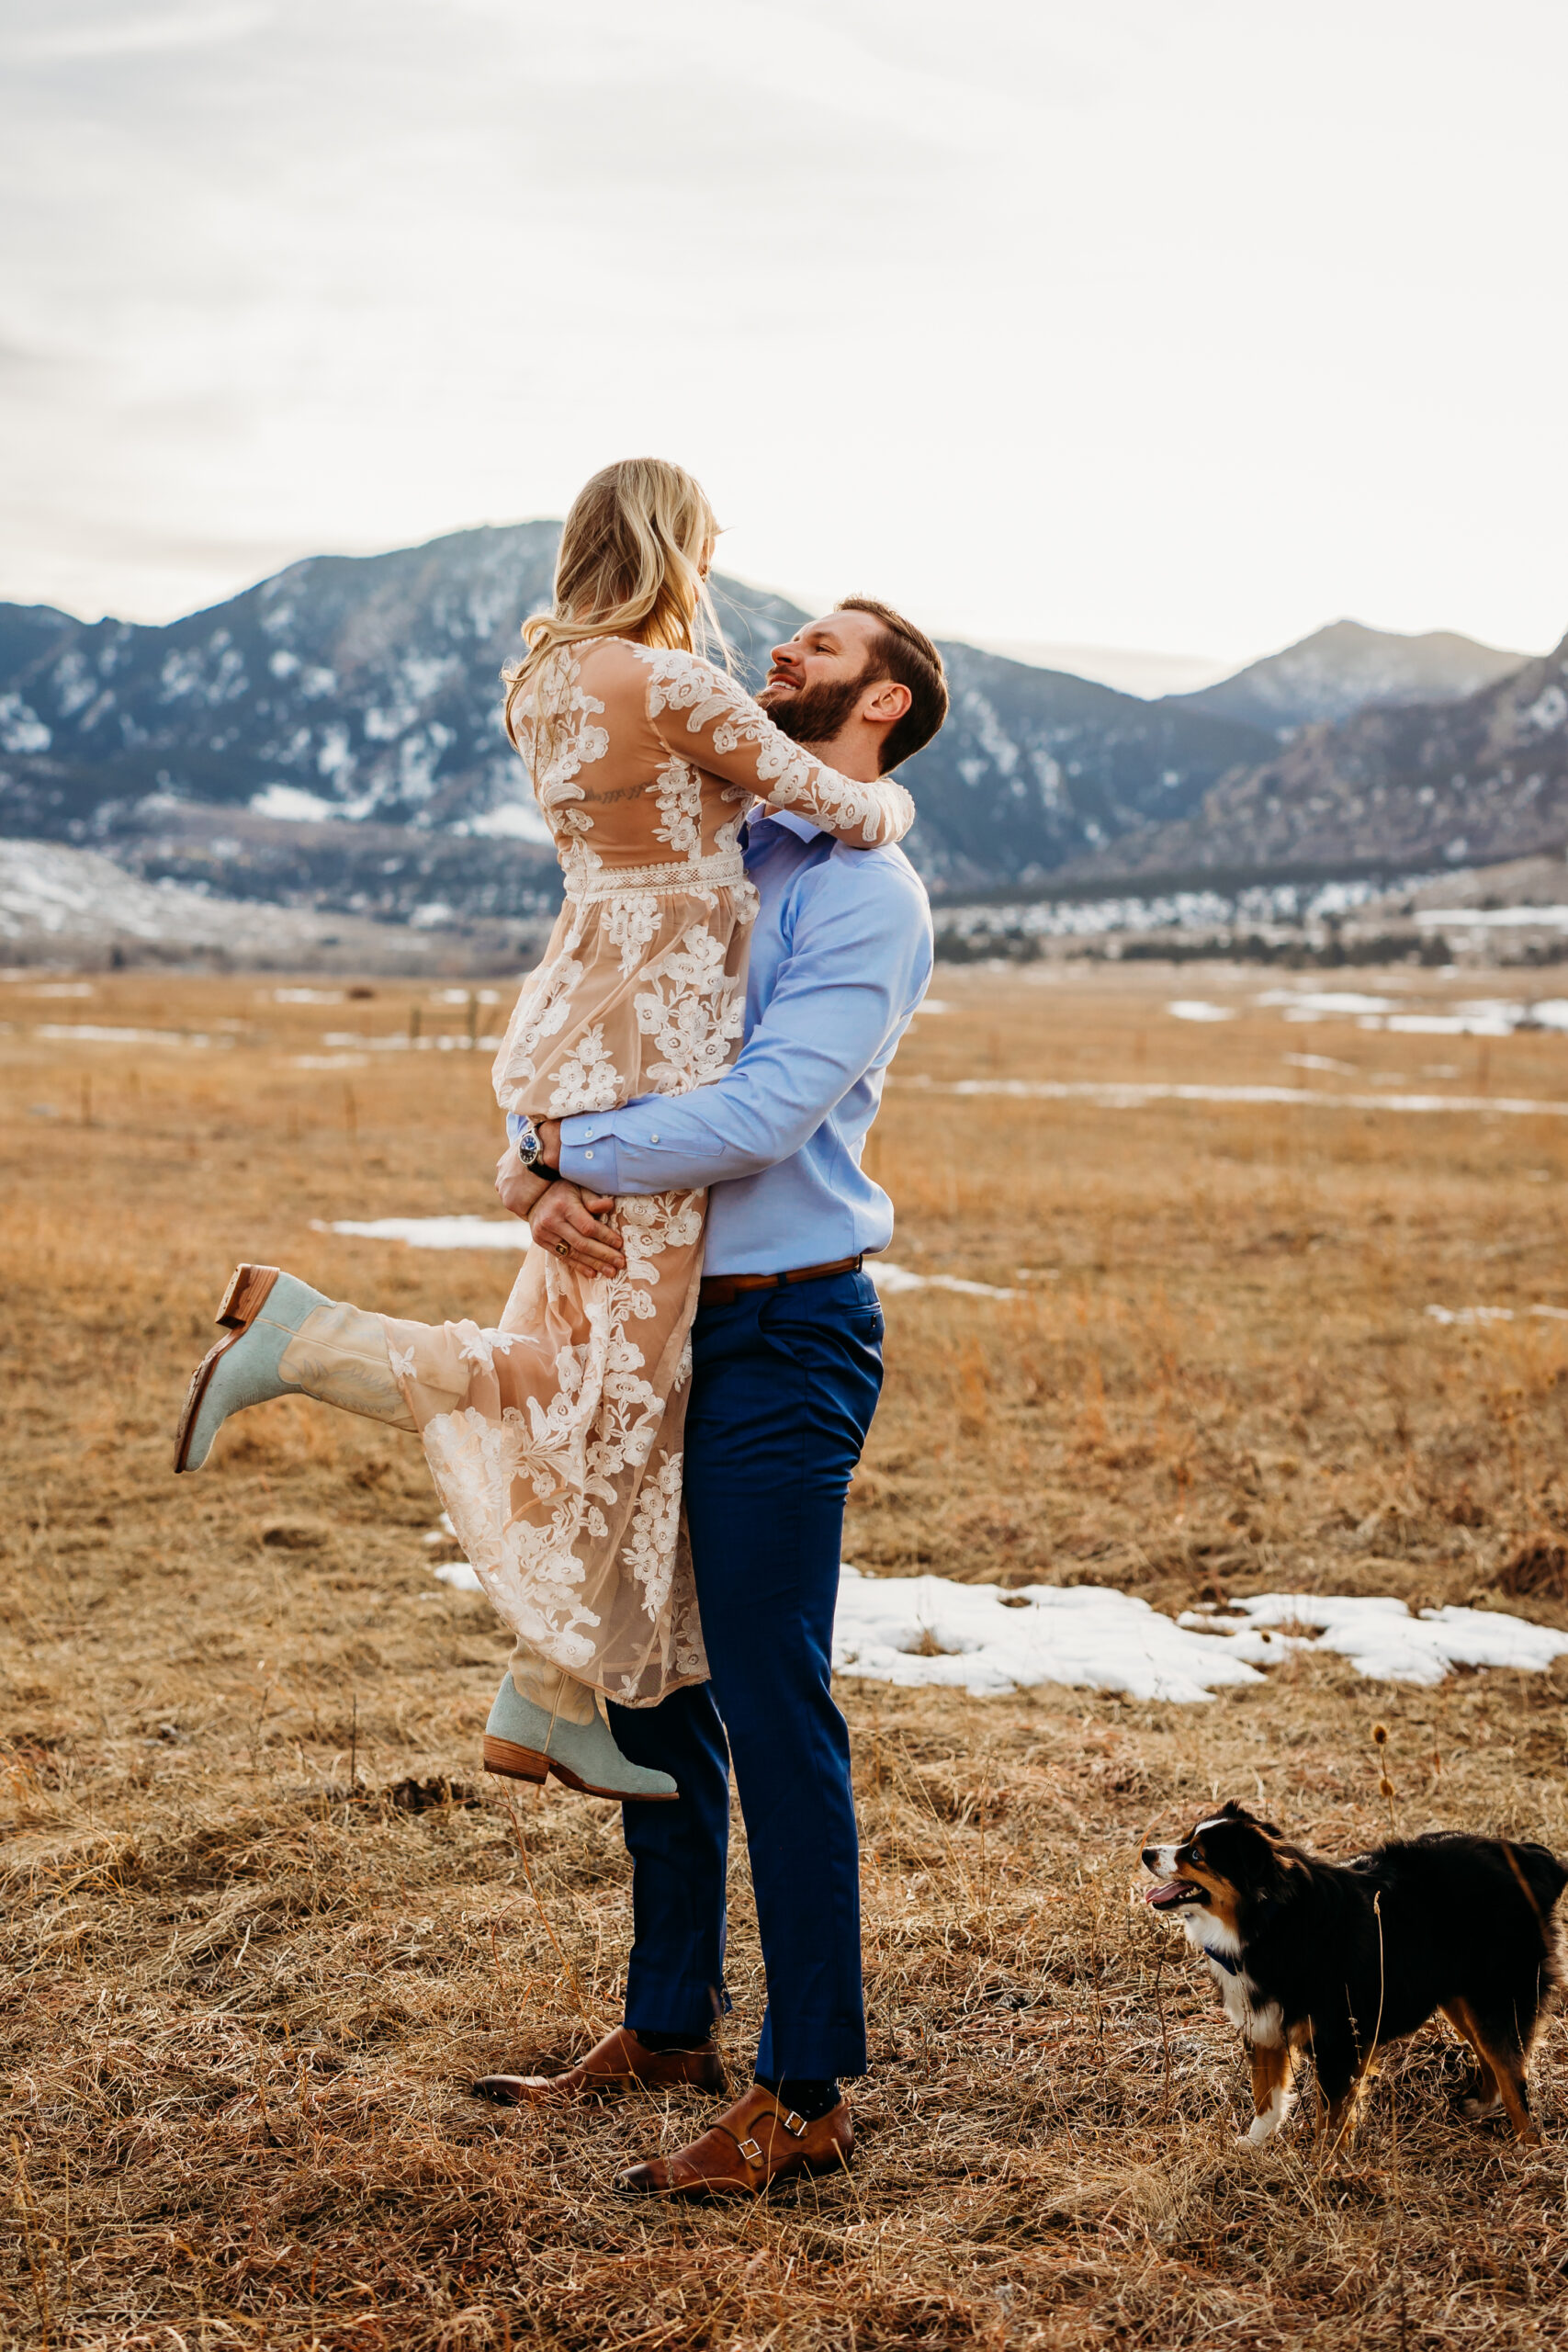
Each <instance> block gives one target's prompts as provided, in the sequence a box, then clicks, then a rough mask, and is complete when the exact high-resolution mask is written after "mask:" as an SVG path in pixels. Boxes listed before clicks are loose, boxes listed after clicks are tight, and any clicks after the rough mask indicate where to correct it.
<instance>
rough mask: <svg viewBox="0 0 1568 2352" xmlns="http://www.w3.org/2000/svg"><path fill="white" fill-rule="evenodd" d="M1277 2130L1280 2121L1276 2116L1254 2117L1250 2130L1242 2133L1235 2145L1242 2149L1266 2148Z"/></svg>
mask: <svg viewBox="0 0 1568 2352" xmlns="http://www.w3.org/2000/svg"><path fill="white" fill-rule="evenodd" d="M1279 2129H1280V2119H1279V2117H1278V2116H1277V2115H1258V2116H1254V2118H1253V2120H1252V2126H1251V2129H1250V2130H1249V2131H1244V2132H1243V2133H1242V2135H1241V2139H1240V2141H1239V2143H1237V2144H1238V2145H1239V2146H1241V2147H1243V2148H1262V2147H1266V2146H1267V2145H1268V2143H1269V2141H1270V2140H1271V2139H1272V2138H1273V2137H1274V2134H1275V2133H1276V2131H1278V2130H1279Z"/></svg>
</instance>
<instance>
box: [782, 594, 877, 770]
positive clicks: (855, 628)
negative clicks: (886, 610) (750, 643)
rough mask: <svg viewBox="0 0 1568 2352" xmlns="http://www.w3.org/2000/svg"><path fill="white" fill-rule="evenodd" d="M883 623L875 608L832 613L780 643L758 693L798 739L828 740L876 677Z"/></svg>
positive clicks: (805, 740) (824, 741)
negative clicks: (875, 656)
mask: <svg viewBox="0 0 1568 2352" xmlns="http://www.w3.org/2000/svg"><path fill="white" fill-rule="evenodd" d="M879 626H880V625H879V623H878V622H877V621H876V619H875V618H874V616H873V615H872V614H870V613H829V616H828V617H827V618H826V619H825V620H820V621H807V624H806V626H805V628H800V629H797V630H796V631H795V635H794V636H793V637H792V638H790V639H788V640H787V641H786V642H785V643H784V644H783V645H775V646H774V648H773V656H772V660H771V662H770V664H769V669H768V678H767V684H765V685H764V686H763V688H762V691H761V694H760V695H758V697H757V699H758V701H759V702H760V703H761V706H762V708H763V709H764V710H765V711H766V712H767V714H768V716H769V718H771V719H772V720H773V724H774V726H775V727H780V728H782V729H784V733H785V734H786V735H789V736H793V737H794V739H795V741H796V742H797V743H828V742H831V741H832V739H833V737H834V736H835V735H836V734H837V733H838V732H839V729H840V728H841V727H842V726H843V724H844V722H845V720H846V719H848V718H850V717H851V716H852V713H853V711H854V707H855V705H856V704H857V703H858V702H859V700H860V698H861V695H862V694H863V692H864V690H865V689H866V687H867V686H869V685H870V684H873V683H874V662H873V658H872V649H873V647H874V644H875V641H876V638H877V635H878V630H879Z"/></svg>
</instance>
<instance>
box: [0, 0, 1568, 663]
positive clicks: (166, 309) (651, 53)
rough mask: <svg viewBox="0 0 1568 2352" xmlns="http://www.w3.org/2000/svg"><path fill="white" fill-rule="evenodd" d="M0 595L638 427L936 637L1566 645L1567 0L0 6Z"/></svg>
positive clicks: (419, 520) (123, 589)
mask: <svg viewBox="0 0 1568 2352" xmlns="http://www.w3.org/2000/svg"><path fill="white" fill-rule="evenodd" d="M0 67H3V76H4V100H3V111H0V221H3V224H4V225H3V228H0V238H3V240H4V243H3V250H0V263H3V275H0V466H3V468H4V483H3V508H0V514H3V523H0V596H8V597H12V598H16V599H17V600H20V601H24V602H31V601H35V600H39V601H47V602H51V603H57V604H60V605H64V606H66V607H67V608H69V609H71V610H73V611H77V612H81V613H85V614H89V615H96V614H98V613H99V612H102V611H104V610H106V609H107V610H109V611H113V612H117V613H121V614H124V615H127V616H130V617H133V618H141V619H163V618H168V617H171V616H174V615H175V614H177V613H179V612H182V611H185V610H187V609H189V608H190V607H192V606H193V605H198V604H204V603H209V602H212V601H214V600H216V599H217V598H219V597H220V596H222V595H225V594H229V593H230V592H231V591H232V590H233V589H235V588H237V587H240V586H242V585H243V584H244V583H245V582H248V581H250V580H252V579H254V578H256V577H258V576H260V575H261V574H263V573H265V572H266V571H271V570H273V569H274V568H276V566H277V565H278V564H280V563H283V562H285V561H287V560H289V559H291V558H293V557H295V556H299V555H304V554H309V553H314V552H318V551H321V550H327V549H330V550H334V551H342V552H350V553H354V552H367V551H370V550H374V549H378V548H385V547H391V546H398V545H402V544H406V543H409V542H411V541H415V540H418V539H422V538H425V537H431V536H433V535H434V534H435V533H437V532H441V531H446V530H450V529H453V528H456V527H457V526H461V525H464V524H468V523H476V522H484V521H490V522H497V521H506V520H512V519H514V518H517V517H521V516H525V515H544V514H558V513H560V512H561V511H562V509H563V508H564V506H565V504H566V503H567V502H568V500H569V499H570V496H571V493H572V492H573V491H574V490H575V489H576V488H577V486H578V485H579V483H580V482H581V481H582V479H583V478H584V477H585V476H586V475H587V474H588V473H589V472H590V471H592V469H593V468H595V467H596V466H598V465H600V464H602V463H603V462H604V460H605V459H606V458H612V457H615V456H621V455H626V454H630V453H632V452H634V451H637V450H642V449H649V450H655V451H659V452H661V453H663V454H666V455H668V456H671V457H675V458H680V459H681V460H682V462H683V463H685V464H686V465H688V466H690V467H692V468H693V469H694V470H695V471H696V472H697V473H698V474H699V475H700V476H701V477H702V479H703V480H704V481H705V483H706V484H707V486H708V488H709V490H710V491H711V492H712V493H713V495H714V497H715V500H716V503H717V505H718V507H719V509H720V512H721V515H722V516H723V518H724V520H725V521H726V523H727V524H728V526H729V537H728V538H727V540H726V542H725V544H724V548H723V551H722V556H721V560H722V562H723V564H724V566H725V568H726V569H727V570H729V571H738V572H739V573H741V574H742V575H744V576H746V577H749V578H751V579H755V580H759V581H762V582H767V583H769V584H771V585H775V586H779V587H783V588H784V589H786V590H788V591H790V592H791V593H794V594H798V595H800V596H802V597H804V598H807V599H808V600H811V599H815V598H817V597H829V596H831V595H834V594H841V593H844V592H845V591H847V590H851V589H863V590H867V591H870V592H871V593H873V594H882V595H886V596H888V597H890V598H892V599H893V600H894V601H896V602H897V603H899V604H901V605H905V606H906V607H907V608H908V610H909V611H910V612H911V613H912V614H914V615H915V616H917V617H919V618H921V619H923V620H926V621H928V622H930V623H931V624H932V625H934V626H936V627H938V628H942V629H943V630H949V631H953V632H954V633H964V634H969V635H972V636H982V637H990V638H994V639H1011V640H1053V641H1059V640H1071V641H1076V642H1079V643H1082V642H1093V643H1100V644H1106V645H1111V646H1127V647H1145V648H1156V649H1161V650H1168V651H1178V652H1191V653H1204V654H1211V655H1213V656H1215V657H1218V658H1221V659H1230V658H1236V659H1239V658H1241V657H1244V656H1247V655H1249V654H1252V653H1255V652H1258V651H1261V650H1266V649H1267V648H1269V647H1271V646H1274V645H1279V644H1281V643H1284V642H1285V641H1287V640H1288V639H1292V638H1293V637H1296V636H1299V635H1301V634H1303V633H1304V632H1305V631H1306V630H1308V629H1310V628H1314V627H1315V626H1316V625H1317V624H1318V623H1320V622H1322V621H1325V620H1328V619H1332V618H1334V617H1336V616H1339V615H1341V614H1345V613H1349V614H1353V615H1355V616H1358V617H1359V618H1361V619H1364V620H1368V621H1371V622H1373V623H1376V624H1378V625H1380V626H1382V627H1385V628H1399V629H1410V630H1415V629H1424V628H1440V627H1451V628H1462V629H1466V630H1469V631H1470V632H1472V634H1474V635H1477V636H1480V637H1483V638H1485V639H1491V640H1492V641H1494V642H1495V643H1499V644H1504V645H1509V646H1518V647H1520V648H1524V649H1527V650H1536V649H1538V648H1542V647H1545V646H1547V645H1549V644H1551V643H1553V642H1555V640H1556V639H1558V638H1559V637H1560V636H1561V635H1562V631H1563V629H1564V628H1565V627H1568V561H1565V560H1564V550H1568V466H1565V465H1564V463H1563V460H1562V441H1563V434H1562V414H1563V406H1564V397H1565V389H1568V368H1565V366H1564V361H1565V358H1568V302H1565V300H1564V295H1563V286H1562V221H1563V218H1564V203H1565V198H1568V189H1565V187H1564V179H1565V171H1564V154H1565V141H1564V130H1563V115H1562V92H1563V89H1564V87H1565V86H1568V6H1563V0H1480V5H1461V0H1314V5H1313V6H1310V7H1308V6H1259V5H1258V0H1071V5H1065V0H964V5H962V6H954V5H953V0H777V5H773V6H761V5H753V0H551V5H549V6H541V5H537V4H536V0H373V5H372V0H0Z"/></svg>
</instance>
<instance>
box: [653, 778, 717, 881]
mask: <svg viewBox="0 0 1568 2352" xmlns="http://www.w3.org/2000/svg"><path fill="white" fill-rule="evenodd" d="M649 791H650V792H651V793H652V795H653V797H654V798H655V800H657V801H658V803H659V813H660V816H661V817H662V818H663V820H664V822H663V823H662V824H661V825H656V826H655V827H654V829H653V838H654V840H655V841H656V842H669V844H670V847H671V850H673V852H674V853H675V855H676V856H677V857H684V858H698V857H701V855H702V854H703V780H702V778H701V776H700V775H698V774H697V772H696V770H695V768H694V767H693V766H692V764H691V763H690V762H689V761H687V760H682V759H680V758H679V757H677V756H675V755H674V754H671V758H670V760H669V762H668V763H667V764H666V765H665V766H664V767H662V768H660V772H659V774H658V775H657V776H656V777H655V778H654V780H653V782H652V784H650V785H649ZM726 846H728V844H726Z"/></svg>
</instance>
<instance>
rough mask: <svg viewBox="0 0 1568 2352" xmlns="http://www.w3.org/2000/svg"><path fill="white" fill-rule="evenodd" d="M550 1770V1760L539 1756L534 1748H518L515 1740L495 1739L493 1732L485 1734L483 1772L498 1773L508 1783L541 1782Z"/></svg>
mask: <svg viewBox="0 0 1568 2352" xmlns="http://www.w3.org/2000/svg"><path fill="white" fill-rule="evenodd" d="M549 1769H550V1759H549V1758H548V1757H547V1756H541V1755H540V1754H539V1752H538V1749H537V1748H536V1747H518V1746H517V1743H516V1741H515V1740H511V1739H497V1738H496V1736H495V1735H494V1733H493V1732H488V1731H487V1732H486V1734H485V1770H486V1771H487V1772H499V1773H501V1774H502V1776H503V1777H504V1778H505V1779H506V1780H508V1781H542V1780H543V1779H544V1777H545V1775H546V1773H547V1771H548V1770H549Z"/></svg>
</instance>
